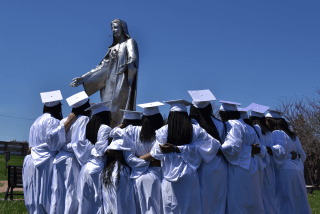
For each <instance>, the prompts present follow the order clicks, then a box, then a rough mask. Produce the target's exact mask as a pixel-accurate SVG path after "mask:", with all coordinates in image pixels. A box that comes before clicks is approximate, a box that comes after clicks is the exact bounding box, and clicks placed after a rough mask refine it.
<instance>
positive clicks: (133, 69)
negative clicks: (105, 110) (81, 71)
mask: <svg viewBox="0 0 320 214" xmlns="http://www.w3.org/2000/svg"><path fill="white" fill-rule="evenodd" d="M125 64H128V66H127V68H126V69H125V71H124V72H123V73H122V74H119V75H117V73H119V71H120V70H121V67H120V66H121V65H125ZM138 68H139V51H138V45H137V43H136V41H135V40H134V39H132V38H129V39H127V40H126V41H124V42H122V43H119V44H116V45H114V46H112V47H110V48H109V50H108V52H107V54H106V55H105V57H104V59H103V60H102V62H101V63H100V65H99V66H98V67H97V68H96V69H93V70H91V71H90V72H88V73H87V74H85V75H84V76H83V78H84V83H83V85H84V89H85V91H86V93H87V94H88V96H90V95H91V94H93V93H95V92H96V91H98V90H100V97H101V101H102V102H105V101H111V102H109V103H108V104H107V106H108V107H109V108H110V110H111V115H112V121H111V127H115V126H116V125H119V124H120V123H121V122H122V119H123V112H121V111H119V109H125V110H135V106H136V96H137V80H138ZM99 72H100V73H101V75H99V74H98V73H99Z"/></svg>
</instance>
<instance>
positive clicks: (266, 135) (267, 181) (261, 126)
mask: <svg viewBox="0 0 320 214" xmlns="http://www.w3.org/2000/svg"><path fill="white" fill-rule="evenodd" d="M268 109H269V107H268V106H262V105H258V104H254V105H253V106H252V110H251V113H250V117H249V119H250V121H251V123H252V124H253V125H254V128H255V129H256V131H257V132H258V135H259V139H260V145H263V146H265V147H266V148H267V150H272V149H273V141H272V134H271V132H270V130H269V128H268V126H267V125H266V118H265V117H264V113H265V112H266V111H267V110H268ZM263 164H264V169H263V172H262V176H261V178H260V179H261V180H262V181H261V182H262V184H261V186H262V191H261V192H262V199H263V205H264V210H265V212H266V213H274V214H277V213H278V208H277V203H276V195H275V171H274V167H275V165H274V161H273V157H272V156H271V155H270V154H269V153H267V154H266V158H265V159H264V162H263Z"/></svg>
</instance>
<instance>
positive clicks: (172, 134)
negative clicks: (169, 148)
mask: <svg viewBox="0 0 320 214" xmlns="http://www.w3.org/2000/svg"><path fill="white" fill-rule="evenodd" d="M192 135H193V126H192V123H191V120H190V118H189V116H188V113H187V112H177V111H171V112H170V113H169V117H168V138H167V142H168V143H171V144H173V145H176V146H180V145H184V144H189V143H191V142H192V137H193V136H192Z"/></svg>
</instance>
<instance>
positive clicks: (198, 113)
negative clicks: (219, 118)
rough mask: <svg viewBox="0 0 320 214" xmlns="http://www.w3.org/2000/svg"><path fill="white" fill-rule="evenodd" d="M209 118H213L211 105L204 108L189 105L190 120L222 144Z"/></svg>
mask: <svg viewBox="0 0 320 214" xmlns="http://www.w3.org/2000/svg"><path fill="white" fill-rule="evenodd" d="M211 117H213V115H212V106H211V103H209V105H207V106H206V107H204V108H196V107H195V106H194V105H191V107H190V118H193V119H195V120H196V121H197V122H198V123H199V125H200V126H201V127H202V128H203V129H204V130H206V131H207V132H208V134H209V135H211V136H212V137H213V138H215V139H217V140H218V141H219V142H220V143H222V141H221V138H220V135H219V132H218V130H217V127H216V125H215V124H214V122H213V121H212V119H211Z"/></svg>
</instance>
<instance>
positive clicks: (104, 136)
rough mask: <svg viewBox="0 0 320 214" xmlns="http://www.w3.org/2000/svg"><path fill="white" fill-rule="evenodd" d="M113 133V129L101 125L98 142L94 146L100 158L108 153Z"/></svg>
mask: <svg viewBox="0 0 320 214" xmlns="http://www.w3.org/2000/svg"><path fill="white" fill-rule="evenodd" d="M111 131H112V129H111V128H110V127H109V126H107V125H101V126H100V128H99V131H98V137H97V142H96V143H95V144H94V148H95V149H96V152H97V154H98V155H99V156H103V155H104V154H105V153H106V151H107V148H108V144H109V136H110V132H111Z"/></svg>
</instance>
